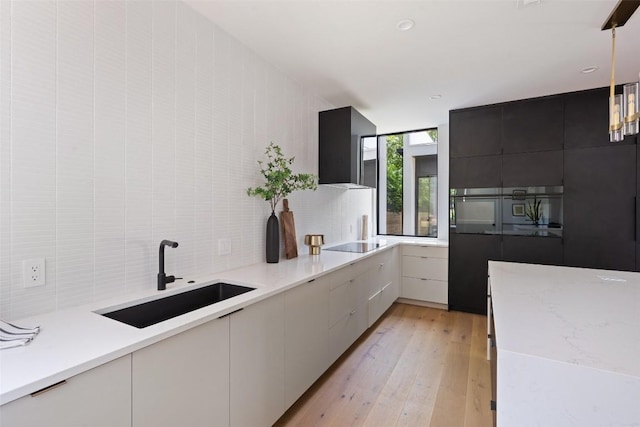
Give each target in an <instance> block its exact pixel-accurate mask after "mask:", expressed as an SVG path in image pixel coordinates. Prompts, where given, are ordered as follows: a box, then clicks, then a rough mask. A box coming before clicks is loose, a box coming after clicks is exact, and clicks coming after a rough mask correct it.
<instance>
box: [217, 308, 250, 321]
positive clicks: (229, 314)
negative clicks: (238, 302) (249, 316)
mask: <svg viewBox="0 0 640 427" xmlns="http://www.w3.org/2000/svg"><path fill="white" fill-rule="evenodd" d="M242 310H244V307H242V308H239V309H237V310H233V311H232V312H231V313H227V314H225V315H222V316H220V317H218V319H222V318H224V317H227V316H231V315H232V314H235V313H237V312H239V311H242Z"/></svg>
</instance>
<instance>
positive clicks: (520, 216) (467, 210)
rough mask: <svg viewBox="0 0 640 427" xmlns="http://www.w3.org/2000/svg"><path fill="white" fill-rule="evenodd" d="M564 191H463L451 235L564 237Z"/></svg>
mask: <svg viewBox="0 0 640 427" xmlns="http://www.w3.org/2000/svg"><path fill="white" fill-rule="evenodd" d="M562 209H563V187H562V186H553V187H551V186H549V187H508V188H459V189H452V190H451V195H450V227H451V230H450V231H451V233H458V234H503V235H515V236H542V237H562V216H563V212H562Z"/></svg>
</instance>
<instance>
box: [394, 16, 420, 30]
mask: <svg viewBox="0 0 640 427" xmlns="http://www.w3.org/2000/svg"><path fill="white" fill-rule="evenodd" d="M414 25H416V23H415V22H413V21H412V20H411V19H403V20H402V21H398V24H397V25H396V27H397V28H398V30H400V31H408V30H410V29H412V28H413V26H414Z"/></svg>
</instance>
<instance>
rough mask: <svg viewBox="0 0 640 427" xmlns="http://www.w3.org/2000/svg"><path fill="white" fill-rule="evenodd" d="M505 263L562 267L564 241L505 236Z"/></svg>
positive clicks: (503, 250)
mask: <svg viewBox="0 0 640 427" xmlns="http://www.w3.org/2000/svg"><path fill="white" fill-rule="evenodd" d="M502 253H503V260H504V261H512V262H526V263H530V264H546V265H562V239H560V238H540V237H523V236H503V237H502Z"/></svg>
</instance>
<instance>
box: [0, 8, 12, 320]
mask: <svg viewBox="0 0 640 427" xmlns="http://www.w3.org/2000/svg"><path fill="white" fill-rule="evenodd" d="M9 317H11V3H9V2H6V1H3V2H0V319H6V318H9Z"/></svg>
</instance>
